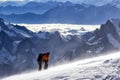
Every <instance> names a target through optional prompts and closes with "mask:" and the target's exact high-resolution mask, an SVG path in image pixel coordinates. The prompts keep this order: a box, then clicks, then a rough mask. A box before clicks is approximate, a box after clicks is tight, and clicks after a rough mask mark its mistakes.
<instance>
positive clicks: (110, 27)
mask: <svg viewBox="0 0 120 80" xmlns="http://www.w3.org/2000/svg"><path fill="white" fill-rule="evenodd" d="M119 29H120V19H119V18H118V19H111V20H108V21H107V22H106V23H105V24H102V25H101V27H100V29H96V30H95V31H92V32H87V33H85V34H84V35H82V36H81V37H78V36H77V35H68V37H66V38H64V37H63V36H62V35H61V34H60V32H58V31H55V32H52V33H50V32H45V31H39V32H37V33H35V32H32V31H30V30H28V29H26V28H25V27H24V26H19V25H14V24H11V23H8V24H6V23H5V22H4V20H3V19H2V18H0V54H1V55H0V76H1V77H4V76H8V75H11V74H15V73H19V72H23V71H27V70H33V69H36V68H37V67H38V65H37V61H36V59H37V56H38V54H39V53H43V52H50V53H51V54H50V55H51V60H50V65H52V66H53V65H57V64H59V63H66V62H69V61H73V60H75V59H83V58H87V57H92V56H96V55H100V54H103V53H109V52H111V51H118V50H119V49H120V38H119V36H120V32H119Z"/></svg>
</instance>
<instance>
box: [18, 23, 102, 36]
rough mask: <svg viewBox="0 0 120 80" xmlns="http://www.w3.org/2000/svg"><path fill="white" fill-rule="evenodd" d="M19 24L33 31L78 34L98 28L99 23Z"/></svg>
mask: <svg viewBox="0 0 120 80" xmlns="http://www.w3.org/2000/svg"><path fill="white" fill-rule="evenodd" d="M19 25H22V26H25V27H26V28H27V29H29V30H31V31H33V32H39V31H47V32H55V31H59V32H60V33H61V34H63V35H80V34H82V33H85V32H89V31H94V30H95V29H96V28H100V25H74V24H19Z"/></svg>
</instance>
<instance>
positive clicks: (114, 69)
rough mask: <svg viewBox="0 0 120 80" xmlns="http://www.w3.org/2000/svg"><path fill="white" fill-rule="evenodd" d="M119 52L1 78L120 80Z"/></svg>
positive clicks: (7, 79) (17, 79)
mask: <svg viewBox="0 0 120 80" xmlns="http://www.w3.org/2000/svg"><path fill="white" fill-rule="evenodd" d="M119 54H120V52H117V53H112V54H109V55H104V56H99V57H96V58H91V59H85V60H80V61H76V62H72V63H69V64H64V65H61V66H56V67H51V68H49V69H48V70H46V71H41V72H38V71H33V72H27V73H23V74H19V75H14V76H11V77H7V78H4V79H2V80H120V64H119V63H120V55H119Z"/></svg>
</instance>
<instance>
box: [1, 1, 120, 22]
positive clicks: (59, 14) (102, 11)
mask: <svg viewBox="0 0 120 80" xmlns="http://www.w3.org/2000/svg"><path fill="white" fill-rule="evenodd" d="M98 2H99V1H98ZM100 2H101V1H100ZM117 3H118V4H117ZM118 6H119V2H114V3H110V4H105V5H102V6H94V5H88V4H73V3H71V2H69V1H68V2H65V3H63V2H46V3H38V2H29V3H27V4H26V5H24V6H11V5H8V6H6V7H2V6H1V7H0V17H1V18H4V19H5V20H6V22H12V23H26V24H41V23H64V24H101V23H104V22H105V21H106V20H107V19H111V18H116V17H120V8H119V7H118Z"/></svg>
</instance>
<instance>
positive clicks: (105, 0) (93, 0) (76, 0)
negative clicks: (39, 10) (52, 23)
mask: <svg viewBox="0 0 120 80" xmlns="http://www.w3.org/2000/svg"><path fill="white" fill-rule="evenodd" d="M0 1H25V2H26V1H27V2H29V1H40V2H47V1H58V2H61V1H62V2H65V1H71V2H74V3H82V2H83V3H88V4H95V5H101V4H106V3H110V2H112V1H119V0H0Z"/></svg>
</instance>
